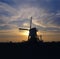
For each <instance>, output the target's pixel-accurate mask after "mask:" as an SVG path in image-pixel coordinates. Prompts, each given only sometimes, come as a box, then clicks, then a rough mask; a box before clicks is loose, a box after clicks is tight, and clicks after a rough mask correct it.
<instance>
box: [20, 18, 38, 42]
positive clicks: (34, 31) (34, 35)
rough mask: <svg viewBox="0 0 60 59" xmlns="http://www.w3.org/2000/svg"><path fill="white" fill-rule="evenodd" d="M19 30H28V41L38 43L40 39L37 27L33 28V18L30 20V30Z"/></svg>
mask: <svg viewBox="0 0 60 59" xmlns="http://www.w3.org/2000/svg"><path fill="white" fill-rule="evenodd" d="M19 30H28V31H29V35H28V40H29V41H37V39H38V36H37V31H38V30H37V28H36V27H33V28H32V17H31V18H30V28H29V29H24V28H19Z"/></svg>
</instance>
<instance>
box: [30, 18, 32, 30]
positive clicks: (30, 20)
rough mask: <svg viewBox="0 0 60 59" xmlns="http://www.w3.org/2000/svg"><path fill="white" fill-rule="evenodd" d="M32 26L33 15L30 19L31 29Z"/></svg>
mask: <svg viewBox="0 0 60 59" xmlns="http://www.w3.org/2000/svg"><path fill="white" fill-rule="evenodd" d="M31 27H32V17H31V20H30V29H31Z"/></svg>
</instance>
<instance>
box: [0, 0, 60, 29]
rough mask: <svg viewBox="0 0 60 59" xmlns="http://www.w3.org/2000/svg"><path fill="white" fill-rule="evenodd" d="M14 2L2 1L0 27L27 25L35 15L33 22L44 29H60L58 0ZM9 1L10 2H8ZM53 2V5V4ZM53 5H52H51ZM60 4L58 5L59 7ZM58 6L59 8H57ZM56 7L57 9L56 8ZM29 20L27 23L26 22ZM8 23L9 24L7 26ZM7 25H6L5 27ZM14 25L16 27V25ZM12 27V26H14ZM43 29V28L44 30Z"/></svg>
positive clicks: (0, 5) (15, 0)
mask: <svg viewBox="0 0 60 59" xmlns="http://www.w3.org/2000/svg"><path fill="white" fill-rule="evenodd" d="M10 2H14V4H15V6H14V4H12V3H9V1H8V2H7V3H6V1H5V0H4V2H3V1H1V2H0V15H1V16H0V26H1V27H0V28H1V29H2V28H3V27H4V28H7V27H8V28H9V27H11V24H12V26H14V25H15V26H16V27H20V26H21V24H22V26H26V25H27V23H29V22H27V21H30V19H29V18H30V17H31V16H32V17H33V24H34V25H36V26H40V28H41V27H42V28H43V29H48V30H50V28H52V29H54V30H55V28H57V30H58V29H60V11H59V10H60V8H59V5H60V4H59V3H58V4H56V5H55V3H57V2H60V1H58V0H53V1H52V0H44V1H42V0H39V1H38V0H23V1H22V0H12V1H10ZM8 3H9V4H8ZM51 4H52V5H51ZM50 5H51V6H50ZM57 6H58V7H57ZM56 8H57V9H56ZM54 9H55V10H54ZM26 22H27V23H26ZM25 23H26V24H25ZM6 25H7V26H6ZM2 26H3V27H2ZM5 26H6V27H5ZM15 26H14V27H15ZM14 27H11V28H14ZM43 29H42V30H43Z"/></svg>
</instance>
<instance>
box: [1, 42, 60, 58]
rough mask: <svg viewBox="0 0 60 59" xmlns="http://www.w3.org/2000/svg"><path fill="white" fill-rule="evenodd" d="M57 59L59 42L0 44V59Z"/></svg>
mask: <svg viewBox="0 0 60 59" xmlns="http://www.w3.org/2000/svg"><path fill="white" fill-rule="evenodd" d="M3 58H5V59H6V58H8V59H9V58H10V59H14V58H17V59H55V58H56V59H59V58H60V42H51V43H49V42H46V43H44V42H29V41H28V42H23V43H12V42H10V43H0V59H3Z"/></svg>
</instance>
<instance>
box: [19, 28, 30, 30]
mask: <svg viewBox="0 0 60 59" xmlns="http://www.w3.org/2000/svg"><path fill="white" fill-rule="evenodd" d="M19 30H29V29H24V28H19Z"/></svg>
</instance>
